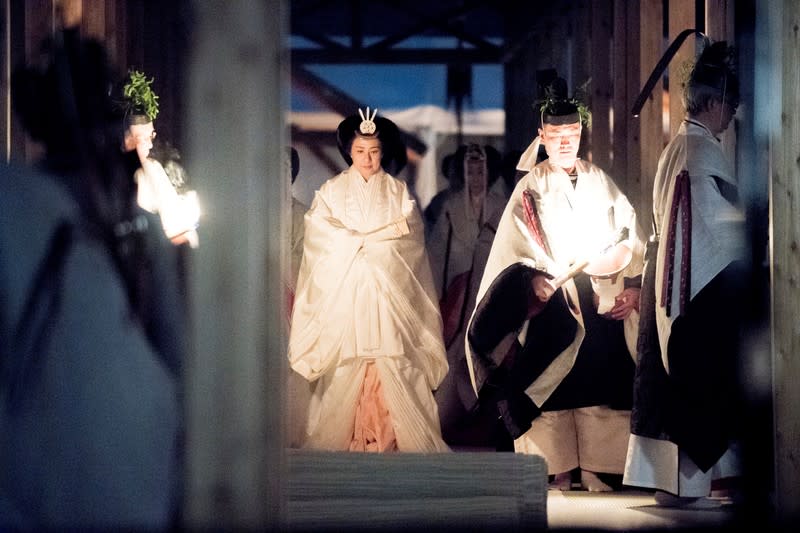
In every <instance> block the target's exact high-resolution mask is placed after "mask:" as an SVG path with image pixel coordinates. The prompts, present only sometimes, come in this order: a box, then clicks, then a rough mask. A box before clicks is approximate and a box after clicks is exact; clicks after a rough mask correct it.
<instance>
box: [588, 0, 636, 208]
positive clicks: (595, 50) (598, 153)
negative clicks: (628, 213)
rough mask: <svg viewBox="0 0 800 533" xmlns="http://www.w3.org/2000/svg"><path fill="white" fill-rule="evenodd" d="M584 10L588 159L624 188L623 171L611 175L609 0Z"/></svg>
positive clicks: (595, 3) (611, 17)
mask: <svg viewBox="0 0 800 533" xmlns="http://www.w3.org/2000/svg"><path fill="white" fill-rule="evenodd" d="M587 11H588V13H589V17H590V24H591V40H590V42H589V47H590V49H591V50H592V54H591V55H592V61H591V62H590V68H591V80H592V81H591V83H590V85H589V88H588V90H589V91H590V93H591V106H592V107H591V110H592V144H591V147H592V163H594V164H596V165H597V166H599V167H600V168H602V169H603V170H604V171H606V172H608V173H609V174H610V175H611V176H612V178H613V179H614V181H615V182H616V184H617V185H618V186H619V187H620V188H621V189H622V190H623V192H626V191H627V186H626V184H625V183H624V181H623V180H624V179H625V175H621V176H616V175H614V174H613V173H612V164H611V162H612V150H613V145H612V137H611V132H612V127H611V117H610V111H611V104H612V101H611V100H612V96H613V94H614V82H615V80H614V79H613V78H612V77H611V75H612V73H613V65H612V60H611V38H612V33H611V32H612V25H613V16H614V11H613V1H612V0H594V1H593V2H591V4H590V6H589V7H588V8H587Z"/></svg>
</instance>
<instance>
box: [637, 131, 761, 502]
mask: <svg viewBox="0 0 800 533" xmlns="http://www.w3.org/2000/svg"><path fill="white" fill-rule="evenodd" d="M682 171H687V172H688V175H689V176H690V177H691V182H690V183H691V209H690V210H691V233H690V234H689V235H688V238H689V242H690V243H691V260H690V262H691V267H690V269H689V276H688V277H689V278H690V279H689V280H688V286H689V291H690V294H689V297H690V300H692V299H694V298H695V296H697V294H698V293H699V292H700V291H701V290H702V289H703V288H704V287H706V285H708V284H709V282H710V281H711V280H712V279H713V278H714V277H715V276H717V275H718V274H719V273H720V272H721V271H722V270H723V269H725V268H726V266H728V265H729V264H731V263H733V262H735V261H737V260H741V259H743V258H744V257H745V256H746V247H745V246H746V241H745V239H744V223H745V218H744V212H743V211H742V210H741V209H740V208H739V207H738V206H736V205H735V204H732V203H731V202H730V201H729V200H727V199H726V198H725V197H724V196H723V194H721V192H720V187H721V186H725V185H724V184H725V183H727V184H728V185H729V186H731V187H733V188H736V187H737V183H736V178H735V175H734V171H733V168H732V166H731V164H730V163H729V161H728V159H727V157H726V156H725V153H724V151H723V150H722V147H721V145H720V142H719V140H717V139H716V138H715V137H714V135H713V134H712V133H711V132H710V131H709V130H708V128H706V127H705V126H704V125H702V124H700V123H698V122H695V121H693V120H685V121H684V122H683V123H682V124H681V126H680V128H679V129H678V132H677V134H676V136H675V138H673V140H672V141H670V143H669V144H668V145H667V147H666V148H665V149H664V152H663V153H662V155H661V157H660V159H659V163H658V169H657V171H656V177H655V182H654V185H653V212H654V216H655V220H656V224H657V230H658V232H659V234H660V237H659V246H658V252H657V257H656V266H655V295H656V296H655V300H656V301H655V323H656V326H657V332H658V341H659V346H660V353H661V359H662V363H663V365H664V370H665V371H666V373H667V374H669V373H670V365H669V357H670V354H669V352H668V347H669V341H670V335H671V331H672V326H673V323H674V322H675V320H676V319H677V318H678V317H679V316H681V314H682V313H683V311H682V310H681V305H680V300H681V298H680V293H679V291H680V287H681V280H680V276H681V274H680V272H681V261H682V257H681V255H682V248H683V244H684V243H683V239H684V236H683V233H684V232H683V228H682V216H681V215H682V213H680V212H679V213H678V216H677V217H676V226H675V246H674V254H675V255H674V258H673V263H672V270H673V272H675V275H676V276H677V277H676V279H675V280H674V282H673V284H672V296H671V302H670V305H669V307H670V309H669V312H668V310H667V306H666V305H665V304H666V302H663V301H662V300H663V299H662V290H663V283H664V267H665V257H666V254H667V250H666V249H667V240H668V239H667V231H668V228H669V225H670V224H669V217H670V207H671V205H672V203H673V197H674V196H675V190H676V181H677V180H676V176H678V174H680V173H681V172H682ZM718 180H719V181H718ZM694 320H697V318H695V319H694ZM733 329H735V328H733ZM709 334H710V333H709ZM730 334H733V332H731V333H730ZM673 355H674V356H675V355H679V354H673ZM687 356H690V357H691V356H692V354H687ZM730 357H731V358H734V354H730ZM721 402H723V403H724V402H725V399H721ZM634 408H636V405H635V406H634ZM643 416H647V413H646V412H644V415H643ZM711 416H714V415H713V414H712V415H711ZM738 463H739V458H738V452H737V446H736V444H735V443H732V446H731V447H729V448H728V449H727V451H725V453H724V454H723V455H722V456H721V457H720V458H719V460H718V461H717V462H716V463H715V464H714V465H713V466H712V467H711V468H710V469H708V470H707V471H705V472H704V471H702V470H701V469H700V468H699V467H698V466H697V465H696V464H695V462H694V461H692V459H690V458H689V456H688V455H687V453H686V452H685V450H683V449H680V447H679V446H678V445H677V444H676V443H674V442H672V441H670V440H667V439H664V438H655V437H652V436H644V435H639V434H637V431H636V427H634V432H633V434H632V435H631V439H630V443H629V448H628V454H627V460H626V466H625V476H624V483H626V484H628V485H633V486H639V487H648V488H655V489H659V490H664V491H667V492H671V493H673V494H677V495H680V496H687V497H702V496H708V494H709V492H710V490H711V482H712V481H713V480H715V479H720V478H725V477H731V476H735V475H738V474H739V473H740V470H739V469H740V466H739V464H738Z"/></svg>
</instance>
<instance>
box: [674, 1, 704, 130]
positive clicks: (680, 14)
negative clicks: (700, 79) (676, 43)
mask: <svg viewBox="0 0 800 533" xmlns="http://www.w3.org/2000/svg"><path fill="white" fill-rule="evenodd" d="M695 5H696V2H695V0H669V15H668V21H667V22H668V28H669V31H668V35H669V42H670V43H671V42H672V40H673V39H675V37H677V35H678V34H679V33H680V32H682V31H683V30H686V29H689V28H696V27H697V24H696V19H697V11H696V9H695ZM696 43H697V40H696V39H693V38H691V37H690V38H689V39H686V41H685V42H684V43H683V46H681V47H680V49H679V50H678V53H677V54H675V57H673V58H672V61H671V62H670V65H669V67H668V68H667V72H668V78H669V89H668V94H669V136H670V138H672V137H674V136H675V133H677V131H678V126H680V124H681V121H682V120H683V116H684V110H683V102H682V101H681V93H682V88H681V83H682V82H683V80H682V79H681V76H682V75H683V72H682V66H683V65H684V64H686V62H687V61H694V59H695V57H696V55H697V53H696V50H697V45H696Z"/></svg>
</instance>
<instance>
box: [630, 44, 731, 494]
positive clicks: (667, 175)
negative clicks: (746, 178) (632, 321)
mask: <svg viewBox="0 0 800 533" xmlns="http://www.w3.org/2000/svg"><path fill="white" fill-rule="evenodd" d="M731 57H732V51H731V50H730V49H729V47H728V46H727V44H726V43H725V42H724V41H722V42H719V43H715V44H713V45H709V46H707V47H706V48H705V49H704V51H703V52H702V54H701V56H700V58H699V59H698V61H697V63H696V65H695V67H694V69H693V70H692V72H691V74H690V77H689V80H688V83H687V84H686V85H685V90H684V106H685V108H686V113H687V116H686V118H685V119H684V121H683V123H682V124H681V126H680V128H679V129H678V132H677V134H676V135H675V137H674V138H673V139H672V141H670V143H669V144H668V145H667V147H666V148H665V149H664V151H663V152H662V154H661V157H660V159H659V162H658V168H657V171H656V177H655V182H654V188H653V215H654V216H653V219H654V222H655V235H654V239H651V241H652V242H653V243H654V245H657V253H656V255H655V257H654V258H653V259H654V260H655V261H654V263H653V262H652V261H651V259H650V258H649V257H648V263H647V264H648V268H647V270H646V273H645V279H644V281H643V291H642V306H643V307H642V332H641V336H640V339H639V348H638V351H639V355H638V357H639V364H638V367H637V373H636V380H635V388H634V391H635V396H634V406H633V420H632V436H631V441H630V448H629V450H628V457H627V462H626V469H625V477H624V482H625V483H626V484H628V485H635V486H640V487H648V488H654V489H657V490H658V492H657V493H656V501H657V502H658V503H660V504H663V505H670V506H676V505H691V506H695V507H707V506H714V505H719V502H718V501H716V500H709V499H707V498H705V497H706V496H709V494H710V492H711V482H712V481H713V480H714V479H719V478H728V477H734V476H736V475H737V474H739V465H738V459H737V446H736V441H737V437H739V436H741V430H742V428H741V427H740V426H741V420H742V418H743V415H742V413H743V412H744V411H743V409H742V398H741V392H740V388H739V384H738V378H737V367H738V365H739V363H740V360H739V332H740V328H741V319H740V315H741V313H742V311H741V310H740V309H739V301H738V300H739V298H740V297H741V294H743V290H742V287H743V285H742V284H743V283H744V280H745V279H746V278H747V276H746V271H745V270H743V267H744V265H745V258H746V257H747V255H746V254H747V250H746V246H745V244H746V243H745V239H744V223H745V218H744V213H743V211H742V209H741V207H740V206H739V201H738V186H737V181H736V177H735V173H734V170H733V168H732V166H731V164H730V163H729V162H728V160H727V157H726V156H725V153H724V151H723V149H722V146H721V144H720V141H719V140H718V139H717V137H716V136H717V135H720V134H721V133H723V132H724V131H725V130H726V129H727V128H728V125H729V124H730V122H731V120H732V118H733V116H734V114H735V112H736V108H737V106H738V103H739V82H738V78H737V76H736V74H735V72H734V70H733V67H732V66H731V65H730V60H731ZM648 256H649V254H648Z"/></svg>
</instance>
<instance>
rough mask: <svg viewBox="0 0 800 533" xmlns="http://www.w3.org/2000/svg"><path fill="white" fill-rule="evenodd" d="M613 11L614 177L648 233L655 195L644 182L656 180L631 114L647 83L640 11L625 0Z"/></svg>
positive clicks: (616, 0)
mask: <svg viewBox="0 0 800 533" xmlns="http://www.w3.org/2000/svg"><path fill="white" fill-rule="evenodd" d="M613 9H614V29H613V32H614V40H613V43H612V51H611V57H612V61H613V64H614V82H613V83H614V93H613V102H612V109H613V110H614V117H613V134H612V141H611V142H612V146H613V150H614V151H613V155H614V160H613V162H612V165H611V175H612V176H613V177H614V179H615V180H617V183H618V184H619V186H620V188H622V190H623V191H624V192H625V195H626V196H627V197H628V200H630V202H631V204H633V207H634V209H636V213H638V216H639V218H640V220H641V222H640V223H641V224H642V227H643V229H644V230H645V231H648V225H649V224H648V220H649V213H650V203H651V200H650V196H651V195H644V193H643V187H644V185H643V181H644V182H647V183H650V180H652V178H649V179H645V177H644V176H643V175H642V171H641V166H642V163H641V161H642V149H641V132H640V129H639V125H640V124H639V119H638V118H634V117H633V116H632V115H631V109H632V108H633V103H634V102H635V101H636V97H637V96H638V95H639V91H640V90H641V86H642V85H643V84H644V82H643V81H641V74H640V67H639V65H640V63H641V61H640V55H641V47H640V45H639V42H640V35H641V34H640V31H641V30H640V27H639V26H640V24H639V20H640V14H639V9H640V8H639V6H638V5H631V4H630V3H629V2H626V1H625V0H614V5H613ZM643 197H645V198H643Z"/></svg>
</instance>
